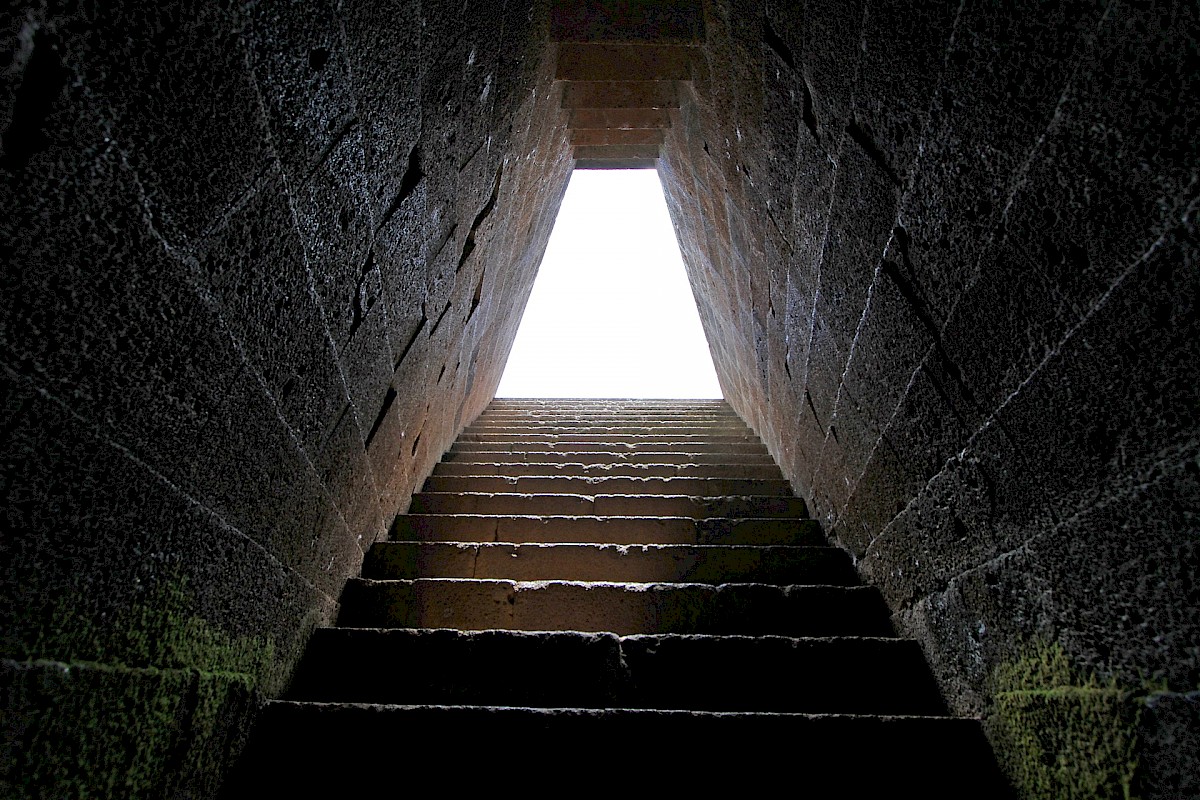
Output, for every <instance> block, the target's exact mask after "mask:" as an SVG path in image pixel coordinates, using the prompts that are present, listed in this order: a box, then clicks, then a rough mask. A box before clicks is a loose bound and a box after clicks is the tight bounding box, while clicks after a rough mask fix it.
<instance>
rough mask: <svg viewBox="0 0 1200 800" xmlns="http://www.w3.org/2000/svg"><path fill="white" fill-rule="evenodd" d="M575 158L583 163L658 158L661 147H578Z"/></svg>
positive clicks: (623, 145) (574, 151) (611, 145)
mask: <svg viewBox="0 0 1200 800" xmlns="http://www.w3.org/2000/svg"><path fill="white" fill-rule="evenodd" d="M572 152H573V153H574V155H575V158H576V159H578V160H581V161H604V160H616V159H622V160H623V159H630V160H632V159H639V158H658V155H659V146H658V145H649V144H640V145H632V144H606V145H595V146H576V147H575V148H574V149H573V151H572Z"/></svg>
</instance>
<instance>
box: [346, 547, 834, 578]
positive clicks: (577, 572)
mask: <svg viewBox="0 0 1200 800" xmlns="http://www.w3.org/2000/svg"><path fill="white" fill-rule="evenodd" d="M363 577H365V578H371V579H374V580H395V579H404V580H411V579H415V578H496V579H502V580H515V581H544V580H568V581H618V582H622V583H662V582H665V581H684V582H687V583H707V584H721V583H730V582H741V583H747V582H754V583H778V584H785V585H786V584H826V585H837V586H852V585H855V584H857V582H858V576H857V575H856V574H855V572H854V568H853V565H852V564H851V563H850V557H849V556H848V555H847V554H846V552H845V551H844V550H841V549H839V548H836V547H805V546H793V545H765V546H751V545H649V544H642V545H615V544H544V543H538V544H510V543H465V542H377V543H375V544H374V545H373V546H372V547H371V549H370V550H369V551H368V552H367V556H366V559H365V560H364V562H363Z"/></svg>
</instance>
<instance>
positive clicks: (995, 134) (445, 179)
mask: <svg viewBox="0 0 1200 800" xmlns="http://www.w3.org/2000/svg"><path fill="white" fill-rule="evenodd" d="M203 5H204V8H203V9H201V10H200V11H196V10H195V9H194V8H193V7H192V6H190V5H185V4H179V3H135V2H125V3H121V2H117V3H109V2H106V3H99V4H84V5H83V6H82V7H76V6H72V7H71V8H72V9H73V10H64V7H63V6H62V5H61V4H57V3H30V4H25V5H21V6H18V7H16V8H15V9H11V10H6V11H5V12H0V19H3V20H4V24H3V26H0V35H2V36H3V37H4V49H5V51H6V53H8V54H9V59H8V61H7V67H6V68H5V69H4V70H3V72H2V73H0V130H2V131H3V133H2V152H0V172H3V188H2V189H0V241H2V243H3V244H2V247H3V250H2V251H0V262H2V263H3V267H2V272H0V375H2V376H3V377H2V378H0V407H2V409H3V411H2V414H0V420H2V423H0V424H2V425H3V428H2V435H0V514H2V515H3V516H2V517H0V535H2V537H3V539H2V544H0V553H2V554H3V555H2V556H0V559H2V560H0V565H2V566H3V581H4V602H3V603H0V631H2V636H0V641H2V643H3V644H2V647H0V656H2V657H3V659H4V662H3V664H2V665H0V675H2V676H3V677H2V678H0V682H2V684H3V686H4V687H5V688H4V692H5V705H6V707H5V714H6V721H7V719H13V720H16V722H15V723H14V724H13V725H6V726H5V735H6V736H16V737H17V738H18V741H16V742H15V743H13V742H8V741H6V742H5V743H4V745H5V748H6V750H5V752H7V753H13V752H16V753H20V754H21V755H20V756H19V759H24V760H23V761H22V760H18V761H16V762H13V761H11V760H10V761H8V762H6V766H9V767H10V768H15V770H16V772H15V773H11V774H10V775H7V776H0V781H4V780H16V781H20V780H25V779H26V778H27V777H29V776H33V778H32V779H34V780H37V781H41V782H43V783H49V784H50V785H52V786H53V787H54V789H53V791H58V793H60V794H64V795H66V794H85V795H96V794H99V793H101V791H102V790H100V789H97V788H96V787H98V786H103V785H105V784H106V782H110V781H113V782H115V783H113V784H112V785H117V786H121V787H122V788H121V789H120V790H119V791H118V792H117V794H118V795H119V796H137V795H138V794H139V793H140V794H149V795H150V796H162V795H166V796H170V795H172V794H182V793H185V792H191V793H192V794H195V795H198V796H203V795H204V794H206V793H209V792H210V791H211V790H212V788H213V787H214V786H215V784H216V783H217V781H218V780H219V777H220V774H221V771H222V769H223V765H224V763H225V761H226V760H227V759H228V757H229V755H230V754H231V753H233V752H236V750H237V748H238V746H239V741H240V735H241V734H240V731H241V729H242V727H243V726H244V724H245V722H246V720H247V719H249V709H250V708H252V706H253V704H254V702H255V700H254V698H255V697H256V692H259V691H265V692H266V693H268V694H275V693H277V692H278V691H279V690H280V688H281V687H282V685H283V684H284V682H285V681H286V679H287V676H288V675H289V673H290V671H291V669H292V666H293V665H294V663H295V659H296V658H297V657H298V654H299V652H300V648H301V646H302V645H303V643H304V641H305V640H306V638H307V635H308V631H309V630H311V628H312V627H313V625H315V624H317V623H322V622H328V621H329V620H330V619H332V618H333V616H334V614H335V613H336V610H337V609H336V603H337V598H338V597H339V594H340V592H341V589H342V586H343V584H344V583H345V580H346V578H347V577H348V576H351V575H354V574H356V573H357V571H358V567H359V564H360V562H361V560H362V557H363V556H362V554H363V550H364V549H365V548H366V546H367V545H369V544H370V543H371V542H372V541H373V540H374V539H375V538H377V536H378V535H379V534H381V533H382V532H383V530H384V529H385V528H386V526H387V525H388V524H389V523H390V521H391V518H392V516H393V515H394V513H395V512H396V511H397V510H400V509H403V508H405V507H406V506H407V504H408V499H409V496H410V495H411V492H412V490H413V487H414V485H415V484H416V483H417V482H418V481H419V480H420V479H421V478H423V477H424V476H425V475H426V474H427V473H428V472H429V470H430V468H431V467H432V465H433V463H434V462H435V461H436V460H437V458H438V457H439V456H440V455H441V453H442V452H443V451H444V450H445V449H446V448H447V447H448V446H449V444H450V442H451V441H452V440H453V439H454V437H455V435H456V434H457V433H458V431H459V429H460V428H461V427H462V425H463V424H465V423H466V422H468V421H470V420H471V419H472V418H473V417H474V416H475V415H476V414H477V413H478V411H479V410H480V409H482V408H483V406H484V405H485V404H486V402H487V400H488V399H489V397H490V395H491V392H492V387H494V386H495V384H496V381H497V380H498V377H499V375H498V371H499V369H500V368H501V367H502V364H503V360H504V355H505V353H506V352H507V348H508V345H509V342H510V341H511V338H512V335H513V332H514V331H515V328H516V325H517V322H518V311H519V309H520V308H521V307H522V305H523V302H524V298H525V297H526V296H527V292H528V290H529V287H530V283H531V280H532V276H533V270H534V266H535V264H536V262H537V261H538V259H539V257H540V254H541V251H542V248H543V246H544V243H545V240H546V236H547V235H548V232H549V228H550V225H551V222H552V219H553V216H554V213H555V210H556V208H557V203H558V200H559V198H560V197H561V194H562V191H563V188H564V186H565V180H566V176H567V172H568V171H569V169H570V151H569V143H568V136H567V122H566V119H567V117H566V112H563V111H561V110H560V103H561V97H560V96H559V93H558V92H557V91H555V87H554V85H553V83H552V81H551V78H552V77H553V72H552V69H553V65H554V63H555V58H554V53H553V48H550V49H547V45H546V42H547V39H548V28H549V23H548V21H547V20H548V17H549V15H548V13H547V9H546V8H544V7H543V5H542V4H541V3H536V2H532V0H526V1H524V2H522V1H521V0H509V1H508V2H505V3H502V4H501V3H493V2H482V1H481V2H473V3H468V4H466V5H465V6H464V5H462V4H457V5H454V7H453V8H451V6H450V4H438V5H437V6H436V7H433V6H431V4H428V3H419V2H415V1H412V2H409V1H407V0H401V2H394V3H380V2H360V3H346V4H337V3H334V2H332V0H328V1H327V2H326V1H325V0H298V1H297V2H295V3H284V2H279V1H278V0H267V1H265V2H258V3H254V4H245V7H243V5H242V4H233V5H232V6H230V5H229V4H203ZM580 5H581V6H587V7H588V10H587V13H586V14H584V15H583V16H581V17H580V20H581V21H580V23H579V24H580V25H584V26H585V27H586V28H587V30H589V31H591V30H595V31H596V32H597V33H596V34H595V35H596V36H602V37H604V36H609V35H610V34H609V33H607V31H608V30H609V29H608V28H607V27H605V26H606V23H604V17H603V15H602V14H600V15H596V14H594V13H593V11H594V9H595V8H597V7H599V6H601V5H603V4H602V3H598V2H589V3H581V4H580ZM633 5H634V6H637V5H638V4H633ZM666 5H668V6H670V7H672V8H674V7H676V6H678V7H683V6H687V5H688V4H687V3H686V2H682V0H676V1H675V2H673V3H669V4H666ZM1195 14H1196V9H1195V7H1194V5H1190V4H1188V3H1184V2H1178V3H1169V2H1168V3H1163V4H1161V5H1157V6H1154V7H1151V8H1133V7H1131V4H1126V3H1124V2H1112V3H1109V4H1107V5H1106V6H1103V7H1101V6H1099V5H1095V4H1089V3H1061V4H1051V5H1049V6H1048V5H1046V4H1040V3H1039V4H1029V5H1028V8H1025V9H1024V10H1014V9H1013V8H1012V7H1011V6H1009V5H997V4H990V3H976V2H964V3H925V4H912V3H895V4H885V3H879V2H874V1H873V0H871V1H870V2H865V3H836V4H835V3H824V2H816V0H809V2H806V3H804V4H799V3H776V2H770V3H765V4H756V3H752V2H741V1H740V0H739V1H737V2H732V1H731V2H707V3H704V4H703V14H702V15H701V16H702V19H703V40H702V45H701V47H700V48H699V49H700V51H701V54H700V55H699V56H698V57H697V58H696V60H695V63H694V65H693V67H692V72H691V85H690V87H685V88H684V89H683V90H682V93H681V95H680V98H679V102H680V108H679V109H677V110H672V111H671V112H670V115H671V123H672V127H671V128H670V129H669V131H667V135H666V137H665V142H664V144H663V147H662V153H663V158H662V160H660V172H661V174H662V176H663V179H664V185H665V187H666V189H667V192H668V199H669V204H670V206H671V208H672V213H673V216H674V220H675V223H676V226H677V229H678V231H679V233H680V238H681V244H682V247H683V250H684V253H685V257H686V260H687V263H688V266H689V270H690V275H691V279H692V282H693V286H694V288H695V289H696V294H697V297H698V300H699V304H700V306H701V313H702V318H703V320H704V322H705V325H706V329H707V332H708V335H709V338H710V342H711V344H712V349H713V353H714V356H715V360H716V363H717V368H718V371H719V373H720V374H721V377H722V381H723V385H724V387H725V391H726V394H727V396H728V399H729V401H730V402H731V403H732V404H733V405H734V406H735V407H736V408H737V410H738V411H739V412H740V413H741V415H742V416H743V417H745V418H746V419H747V420H749V421H750V422H751V423H752V425H753V426H754V427H755V429H756V430H757V432H758V433H759V434H760V435H761V437H762V439H763V440H764V442H765V443H766V444H767V445H768V447H769V448H770V449H771V451H772V452H773V453H774V454H775V455H776V456H777V459H778V461H779V462H780V464H781V465H782V466H783V469H784V471H785V473H786V474H787V476H788V478H789V479H790V480H791V482H792V484H793V485H794V486H795V488H796V489H797V491H799V492H800V493H802V494H803V495H804V497H805V499H806V500H807V502H808V504H809V507H810V508H811V509H813V510H814V512H815V513H817V514H819V515H820V517H821V518H822V521H823V522H824V525H825V529H826V532H827V533H828V534H830V535H832V536H834V537H836V539H837V540H838V541H839V542H840V543H841V544H843V545H844V546H845V547H846V548H848V549H849V550H850V551H851V552H852V553H853V554H854V556H855V558H856V563H857V566H858V568H859V570H860V572H861V573H862V574H863V576H864V577H866V578H867V579H868V580H870V581H871V582H873V583H875V584H877V585H878V586H879V587H880V588H881V589H882V590H883V592H884V595H885V597H886V598H887V600H888V602H889V604H890V606H891V608H892V611H893V614H894V616H893V619H894V621H895V622H896V624H897V625H898V626H899V627H900V628H901V629H902V631H903V632H905V633H907V634H910V635H912V636H914V637H915V638H917V639H918V640H919V641H920V642H921V644H922V647H923V648H924V651H925V653H926V655H927V657H928V658H929V659H930V661H931V663H932V666H933V668H934V672H935V674H936V675H937V677H938V680H939V682H940V684H941V688H942V691H943V692H944V693H945V694H946V696H947V698H948V700H949V702H950V703H951V705H952V706H953V707H954V708H955V709H956V710H958V711H965V712H971V713H976V712H982V713H985V714H987V715H988V719H989V729H990V730H991V731H992V736H993V742H994V743H995V744H997V747H998V749H999V750H1000V751H1001V752H1000V755H1001V760H1002V762H1003V763H1004V764H1005V765H1006V768H1007V769H1009V773H1010V775H1012V776H1014V779H1015V780H1017V781H1018V783H1019V785H1020V787H1021V788H1023V789H1024V790H1026V794H1028V795H1031V796H1037V795H1039V794H1042V795H1049V796H1055V794H1056V793H1057V794H1058V795H1062V794H1065V793H1067V792H1066V790H1064V789H1062V787H1063V786H1064V785H1073V786H1077V787H1085V788H1080V789H1078V790H1077V791H1078V792H1079V793H1086V791H1088V790H1087V789H1086V787H1087V786H1089V785H1092V784H1093V783H1094V784H1096V785H1099V786H1101V787H1102V788H1103V787H1108V789H1107V790H1111V791H1116V789H1113V788H1112V787H1115V786H1118V785H1119V782H1120V781H1122V780H1129V779H1130V778H1129V773H1130V771H1129V769H1128V768H1127V767H1124V766H1122V764H1123V763H1128V762H1129V761H1131V760H1132V761H1136V762H1137V763H1138V764H1139V765H1140V766H1139V767H1138V770H1137V771H1136V773H1135V775H1134V778H1133V779H1132V780H1134V782H1135V785H1134V789H1135V791H1141V792H1142V793H1143V795H1144V796H1147V797H1149V796H1171V795H1172V793H1175V794H1177V795H1182V796H1189V795H1194V794H1196V793H1197V792H1198V791H1200V789H1197V787H1195V785H1194V783H1188V781H1189V780H1190V781H1193V782H1194V781H1195V780H1196V778H1195V776H1196V775H1198V774H1200V767H1198V766H1197V765H1196V763H1195V756H1194V753H1195V752H1196V749H1195V747H1194V746H1192V745H1191V744H1190V743H1193V742H1194V741H1195V739H1196V735H1197V734H1196V731H1197V719H1198V716H1200V715H1198V714H1197V711H1196V709H1197V700H1196V694H1195V689H1196V686H1197V682H1198V679H1200V675H1198V669H1200V664H1198V660H1197V659H1198V658H1200V656H1198V654H1197V650H1196V642H1197V641H1200V619H1198V616H1200V615H1198V613H1197V608H1198V607H1200V598H1198V597H1197V595H1196V589H1195V587H1196V586H1197V585H1200V581H1198V580H1197V575H1196V572H1197V564H1198V563H1200V558H1198V556H1197V553H1196V548H1197V544H1196V542H1197V539H1196V530H1197V515H1198V511H1200V482H1198V476H1200V460H1198V459H1200V456H1198V451H1200V446H1198V442H1200V426H1198V425H1197V415H1198V413H1200V412H1198V409H1200V397H1198V396H1197V393H1198V392H1200V389H1198V387H1200V368H1198V366H1197V365H1198V364H1200V359H1198V356H1200V354H1198V353H1197V347H1198V345H1197V342H1200V335H1198V334H1200V331H1198V330H1197V325H1198V323H1197V314H1196V295H1197V290H1198V288H1200V287H1198V282H1200V279H1198V275H1200V266H1198V264H1197V259H1196V256H1197V250H1196V236H1195V234H1196V231H1195V227H1196V214H1197V205H1198V204H1200V200H1198V199H1197V187H1198V176H1197V172H1196V169H1197V168H1196V164H1197V163H1198V159H1197V152H1196V144H1195V143H1196V142H1197V141H1200V137H1198V136H1197V135H1196V134H1197V124H1196V122H1197V120H1196V115H1197V113H1198V112H1197V109H1198V108H1200V103H1198V102H1197V97H1196V74H1195V70H1194V68H1192V67H1191V62H1190V61H1189V59H1190V58H1193V57H1194V54H1195V52H1196V41H1195V36H1196V31H1197V30H1200V25H1198V24H1197V20H1196V19H1195ZM651 16H653V15H651ZM688 18H689V19H690V17H688ZM597 20H599V21H597ZM587 26H591V27H587ZM597 26H598V27H597ZM695 33H696V29H695V28H694V27H688V28H687V29H686V34H687V41H689V42H690V41H692V39H691V37H692V36H693V35H694V34H695ZM589 35H591V34H589ZM662 113H667V112H665V111H664V112H662ZM574 116H575V117H576V118H578V119H577V120H576V122H577V123H578V124H576V125H575V127H576V128H580V129H584V128H587V129H591V128H609V127H614V126H615V127H633V128H644V127H654V128H659V127H662V126H663V120H662V119H659V118H657V117H656V118H654V119H629V118H627V117H626V116H623V115H621V114H617V113H612V112H609V111H603V110H596V109H586V110H582V111H576V112H575V113H574ZM587 117H595V118H596V119H593V120H591V121H590V122H587V120H586V119H584V118H587ZM585 122H587V124H585ZM635 123H636V124H635ZM544 466H545V468H546V469H545V471H546V473H547V474H551V473H553V472H554V470H553V466H554V465H553V464H548V465H544ZM533 473H536V470H534V471H533ZM533 473H531V474H533ZM668 474H669V473H664V476H667V475H668ZM38 659H45V660H43V661H38ZM62 663H68V664H72V665H73V666H72V667H71V669H69V670H68V669H64V668H63V667H62V666H61V664H62ZM1109 680H1115V681H1116V682H1117V683H1116V685H1115V688H1111V687H1110V686H1109V684H1108V681H1109ZM1152 690H1154V691H1153V693H1152V694H1151V696H1150V697H1149V698H1148V699H1147V700H1146V701H1145V702H1141V701H1138V700H1131V699H1130V693H1146V692H1151V691H1152ZM1158 690H1163V691H1158ZM150 710H153V712H154V713H152V714H151V713H147V712H148V711H150ZM81 732H86V733H85V734H81ZM1077 732H1081V733H1078V735H1076V733H1077ZM1071 737H1074V738H1073V739H1072V738H1071ZM1134 741H1136V752H1133V751H1131V750H1130V748H1131V747H1132V746H1133V745H1132V744H1131V743H1132V742H1134ZM1064 742H1065V744H1064ZM118 743H119V744H118ZM14 744H15V745H16V746H15V747H14V748H13V749H7V748H9V747H10V745H14ZM1055 747H1059V748H1065V752H1067V753H1068V754H1069V758H1068V759H1067V760H1068V761H1069V762H1070V763H1072V764H1078V765H1080V767H1079V768H1078V769H1076V770H1075V771H1074V772H1073V773H1071V774H1069V775H1066V776H1065V777H1063V776H1058V777H1056V776H1055V775H1054V774H1052V773H1053V769H1052V768H1050V767H1047V764H1048V763H1051V764H1052V762H1053V758H1054V757H1053V756H1045V755H1042V753H1053V752H1055V751H1054V750H1053V749H1047V748H1055ZM1039 748H1040V750H1039ZM1131 753H1132V755H1131ZM1187 754H1192V755H1191V756H1190V759H1191V760H1190V761H1189V760H1188V758H1189V756H1188V755H1187ZM1123 760H1124V761H1123ZM1114 765H1116V766H1114ZM14 775H16V776H21V777H14ZM1060 778H1061V780H1060ZM1054 780H1060V783H1058V784H1055V783H1054V782H1053V781H1054ZM1047 781H1050V782H1049V783H1047ZM1062 781H1074V783H1073V784H1067V783H1063V782H1062ZM1089 781H1090V782H1091V783H1089ZM0 785H3V784H2V783H0ZM1047 787H1048V788H1047ZM8 788H9V787H8V786H4V791H0V794H8V793H9V792H8V791H7V790H8ZM53 791H52V792H51V793H53ZM1072 791H1076V790H1075V789H1072ZM18 792H19V789H18V790H14V791H13V792H11V793H13V794H16V793H18ZM1093 793H1100V794H1102V793H1103V792H1102V791H1101V790H1094V791H1093Z"/></svg>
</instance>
